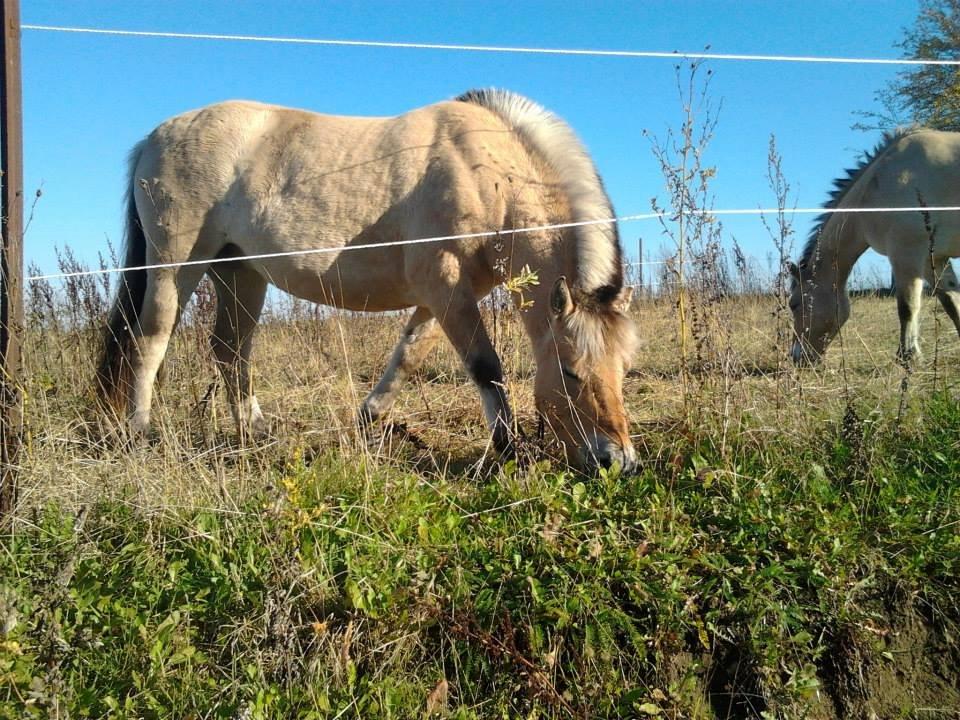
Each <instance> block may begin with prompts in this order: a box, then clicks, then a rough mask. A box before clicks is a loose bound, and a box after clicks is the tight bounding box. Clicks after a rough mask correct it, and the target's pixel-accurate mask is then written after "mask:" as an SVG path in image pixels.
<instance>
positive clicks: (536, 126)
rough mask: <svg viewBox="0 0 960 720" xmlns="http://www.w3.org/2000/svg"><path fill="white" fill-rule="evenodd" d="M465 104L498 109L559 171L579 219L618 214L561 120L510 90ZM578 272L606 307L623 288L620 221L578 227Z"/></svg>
mask: <svg viewBox="0 0 960 720" xmlns="http://www.w3.org/2000/svg"><path fill="white" fill-rule="evenodd" d="M457 100H459V101H461V102H468V103H474V104H476V105H481V106H482V107H485V108H487V109H488V110H491V111H493V112H495V113H496V114H497V115H499V116H500V117H501V118H503V119H504V120H505V121H506V123H507V124H508V125H509V126H510V127H511V128H513V129H514V131H515V132H517V133H518V134H519V135H520V136H521V137H522V138H523V139H524V140H525V141H526V143H527V144H528V146H530V147H532V148H533V149H535V150H536V151H537V152H538V153H539V155H540V156H541V157H542V158H543V160H544V161H545V162H546V163H547V164H548V165H549V166H550V167H551V168H552V169H553V170H554V171H555V172H556V174H557V177H558V178H559V180H560V185H561V187H562V188H563V189H564V191H565V192H566V195H567V198H568V201H569V203H570V207H571V209H572V213H573V217H572V221H573V222H585V221H591V220H603V219H606V218H613V217H614V212H613V205H612V204H611V202H610V198H609V197H608V196H607V192H606V190H605V189H604V187H603V182H602V181H601V180H600V176H599V175H598V174H597V170H596V167H594V164H593V161H592V160H591V159H590V156H589V155H588V154H587V151H586V149H585V148H584V146H583V143H581V142H580V140H579V138H577V136H576V135H575V134H574V132H573V130H572V129H571V128H570V126H569V125H567V123H566V122H564V121H563V120H562V119H561V118H559V117H558V116H556V115H554V114H553V113H552V112H550V111H549V110H546V109H545V108H543V107H541V106H540V105H538V104H537V103H535V102H533V101H532V100H529V99H527V98H525V97H523V96H522V95H517V94H516V93H512V92H509V91H507V90H498V89H486V90H470V91H469V92H466V93H464V94H463V95H461V96H459V97H458V98H457ZM573 232H574V237H575V238H576V263H575V265H576V268H577V270H576V272H577V277H576V278H574V280H573V283H572V284H573V286H574V288H575V289H576V290H578V291H579V292H580V293H582V294H585V295H588V296H589V297H590V298H591V299H592V300H593V301H594V302H596V303H598V304H600V305H606V304H608V303H610V302H611V301H612V300H613V299H614V298H616V297H617V295H618V294H619V292H620V290H621V289H622V288H623V251H622V249H621V247H620V235H619V232H618V230H617V224H616V223H615V222H610V223H597V224H596V225H581V226H579V227H575V228H573Z"/></svg>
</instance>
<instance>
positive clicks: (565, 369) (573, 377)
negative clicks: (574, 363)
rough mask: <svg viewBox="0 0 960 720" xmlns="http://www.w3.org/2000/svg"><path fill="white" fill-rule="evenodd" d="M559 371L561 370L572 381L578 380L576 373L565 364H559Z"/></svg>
mask: <svg viewBox="0 0 960 720" xmlns="http://www.w3.org/2000/svg"><path fill="white" fill-rule="evenodd" d="M560 372H562V373H563V374H564V376H565V377H568V378H570V379H571V380H573V381H574V382H580V376H579V375H577V374H576V373H575V372H574V371H573V370H571V369H570V368H568V367H567V366H566V365H561V366H560Z"/></svg>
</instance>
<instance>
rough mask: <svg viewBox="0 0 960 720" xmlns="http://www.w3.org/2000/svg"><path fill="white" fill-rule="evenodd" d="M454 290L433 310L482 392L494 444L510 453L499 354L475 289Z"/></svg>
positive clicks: (509, 427)
mask: <svg viewBox="0 0 960 720" xmlns="http://www.w3.org/2000/svg"><path fill="white" fill-rule="evenodd" d="M452 292H453V295H452V297H450V298H449V299H448V300H447V301H446V302H444V303H443V305H442V306H441V307H440V308H438V309H436V310H435V311H434V314H435V315H436V316H437V317H438V318H439V322H440V325H441V327H442V328H443V331H444V332H445V333H446V335H447V337H448V338H449V339H450V342H451V343H452V344H453V347H454V348H455V349H456V351H457V353H459V355H460V359H461V360H462V361H463V364H464V366H465V367H466V369H467V372H468V373H469V374H470V378H471V379H472V380H473V382H474V383H475V384H476V386H477V389H478V390H479V392H480V399H481V401H482V403H483V414H484V416H485V417H486V420H487V425H488V427H489V428H490V431H491V432H492V434H493V446H494V448H495V449H496V450H497V451H498V452H500V453H507V452H509V451H510V449H511V445H512V443H511V435H512V428H513V413H512V412H511V411H510V402H509V399H508V398H507V389H506V386H505V385H504V382H503V367H502V366H501V364H500V358H499V356H498V355H497V352H496V350H494V349H493V343H491V342H490V336H489V335H488V334H487V329H486V327H484V324H483V319H482V318H481V317H480V310H479V308H478V307H477V301H476V299H475V298H474V296H473V293H471V292H468V291H467V290H466V289H464V288H456V289H454V290H453V291H452Z"/></svg>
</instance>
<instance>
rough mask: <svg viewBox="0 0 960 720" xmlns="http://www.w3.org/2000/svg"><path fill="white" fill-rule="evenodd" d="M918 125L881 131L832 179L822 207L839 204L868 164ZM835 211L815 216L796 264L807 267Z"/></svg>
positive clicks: (916, 128)
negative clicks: (841, 174)
mask: <svg viewBox="0 0 960 720" xmlns="http://www.w3.org/2000/svg"><path fill="white" fill-rule="evenodd" d="M920 129H921V128H919V127H913V126H909V127H899V128H897V129H895V130H887V131H885V132H884V133H883V137H882V138H880V142H878V143H877V145H876V147H874V148H873V150H871V151H867V152H864V153H863V155H861V156H860V158H859V159H858V160H857V165H856V167H852V168H847V170H846V175H845V176H844V177H839V178H836V179H835V180H834V181H833V190H831V191H830V197H829V199H828V200H827V201H826V202H825V203H824V204H823V207H824V208H826V209H833V208H836V207H838V206H839V205H840V203H841V202H842V201H843V198H845V197H846V195H847V193H848V192H849V191H850V188H852V187H853V186H854V185H855V184H856V182H857V180H859V179H860V177H861V176H862V175H863V173H864V171H865V170H866V169H867V168H868V167H870V164H871V163H872V162H873V161H874V160H876V159H877V158H878V157H880V156H881V155H883V153H885V152H886V151H887V148H889V147H890V146H891V145H893V144H894V143H895V142H897V141H898V140H900V139H901V138H904V137H906V136H907V135H912V134H913V133H915V132H917V131H919V130H920ZM834 214H835V213H823V214H821V215H818V216H817V219H816V221H815V222H814V224H813V229H812V230H810V235H809V236H808V237H807V242H806V244H805V245H804V246H803V251H802V252H801V253H800V259H799V260H798V261H797V265H799V266H800V267H801V268H803V267H809V265H810V260H811V258H812V257H813V254H814V252H816V249H817V242H818V241H819V239H820V234H821V233H822V232H823V229H824V226H825V225H826V224H827V222H828V221H829V220H830V218H831V217H832V216H833V215H834Z"/></svg>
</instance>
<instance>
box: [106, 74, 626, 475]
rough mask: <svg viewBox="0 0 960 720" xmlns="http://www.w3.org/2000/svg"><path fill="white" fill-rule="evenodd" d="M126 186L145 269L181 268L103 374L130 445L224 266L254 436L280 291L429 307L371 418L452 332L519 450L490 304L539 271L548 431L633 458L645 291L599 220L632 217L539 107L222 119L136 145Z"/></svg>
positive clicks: (536, 309)
mask: <svg viewBox="0 0 960 720" xmlns="http://www.w3.org/2000/svg"><path fill="white" fill-rule="evenodd" d="M128 193H129V196H128V197H129V199H128V204H127V219H126V267H128V268H136V267H137V266H142V265H157V264H161V265H163V264H167V266H166V267H155V268H150V269H147V270H142V269H129V270H126V271H125V272H124V276H123V282H122V283H121V290H120V293H119V295H118V298H117V301H116V303H115V306H114V308H113V311H112V314H111V316H110V319H109V324H108V328H107V332H106V340H105V346H104V349H103V355H102V359H101V362H100V366H99V370H98V381H99V384H100V389H101V391H102V393H103V399H104V401H105V402H106V403H107V405H108V407H110V408H111V409H112V410H113V411H115V412H117V413H119V414H120V417H126V418H127V421H128V422H129V426H130V429H131V431H132V432H134V433H142V432H144V431H145V430H146V429H147V427H148V424H149V421H150V405H151V396H152V389H153V383H154V379H155V377H156V374H157V370H158V367H159V365H160V363H161V360H162V358H163V356H164V353H165V352H166V349H167V345H168V342H169V340H170V336H171V333H172V332H173V330H174V328H175V326H176V325H177V321H178V318H179V314H180V311H181V309H182V308H183V306H184V304H185V303H186V302H187V300H188V299H189V297H190V295H191V293H192V292H193V290H194V289H195V288H196V286H197V284H198V282H199V281H200V279H201V278H202V277H203V275H204V273H207V274H208V275H209V276H210V277H211V278H212V280H213V282H214V284H215V287H216V291H217V296H218V309H217V319H216V325H215V328H214V332H213V337H212V345H213V351H214V354H215V357H216V360H217V362H218V365H219V368H220V370H221V372H222V375H223V377H224V379H225V381H226V383H225V384H226V387H227V389H228V394H229V399H230V403H231V407H232V411H233V414H234V417H235V419H236V421H237V423H238V426H239V427H240V429H241V433H246V432H250V433H260V432H262V431H263V430H264V429H265V422H264V418H263V415H262V413H261V411H260V407H259V404H258V403H257V399H256V397H255V395H254V393H253V387H252V383H251V376H250V370H249V361H250V353H251V346H252V335H253V331H254V328H255V326H256V324H257V320H258V317H259V315H260V311H261V308H262V306H263V301H264V295H265V293H266V290H267V284H268V282H269V283H273V284H274V285H276V286H277V287H279V288H281V289H283V290H285V291H287V292H289V293H292V294H294V295H297V296H299V297H302V298H306V299H308V300H311V301H314V302H319V303H324V304H327V305H333V306H336V307H340V308H345V309H350V310H367V311H371V310H372V311H387V310H398V309H401V308H411V307H412V308H415V310H414V312H413V315H412V317H411V318H410V321H409V322H408V323H407V326H406V329H405V330H404V331H403V333H402V335H401V337H400V341H399V343H398V344H397V346H396V348H395V349H394V351H393V356H392V358H391V359H390V362H389V365H388V367H387V370H386V372H385V373H384V375H383V377H382V379H381V380H380V381H379V382H378V383H377V385H376V387H374V388H373V390H372V391H371V392H370V394H369V395H368V396H367V398H366V400H365V401H364V403H363V405H362V407H361V408H360V410H359V417H360V421H361V422H362V423H367V422H371V421H373V420H376V419H377V418H379V417H381V416H382V415H383V414H384V413H385V412H386V411H387V410H388V409H389V408H390V406H391V405H392V403H393V401H394V399H395V397H396V395H397V392H398V390H399V388H400V386H401V384H402V383H403V381H404V380H405V379H406V378H408V377H409V376H410V375H411V373H413V372H414V371H415V369H416V368H417V366H418V365H419V364H420V363H421V361H422V360H423V359H424V357H425V355H426V354H427V352H428V351H429V349H430V348H431V347H432V346H433V344H434V342H435V341H436V340H437V338H438V337H439V336H440V334H441V333H443V334H445V335H446V336H447V338H448V339H449V340H450V342H451V343H452V344H453V346H454V347H455V348H456V350H457V352H458V353H459V355H460V358H461V359H462V361H463V363H464V365H465V366H466V368H467V370H468V372H469V374H470V376H471V377H472V378H473V380H474V382H475V383H476V385H477V387H478V389H479V392H480V396H481V399H482V404H483V410H484V414H485V416H486V420H487V423H488V424H489V426H490V428H491V431H492V433H493V441H494V444H495V446H496V447H497V448H498V449H499V450H501V451H502V450H506V449H507V448H508V447H509V445H510V428H511V425H512V422H511V412H510V407H509V404H508V400H507V396H506V393H505V391H504V384H503V372H502V370H501V365H500V359H499V358H498V357H497V354H496V352H495V351H494V348H493V346H492V344H491V342H490V338H489V336H488V335H487V331H486V330H485V328H484V326H483V323H482V321H481V317H480V313H479V310H478V308H477V302H478V299H480V298H482V297H483V296H484V295H486V294H487V293H488V292H489V291H490V290H491V289H492V288H493V287H494V286H495V285H497V284H498V283H501V282H503V281H504V280H506V279H507V278H508V277H509V276H510V275H511V273H512V272H514V271H518V270H519V269H521V268H522V267H524V266H529V267H530V269H532V270H533V271H535V272H536V273H537V275H538V277H539V280H540V284H539V286H536V287H533V288H531V289H530V291H529V293H528V294H530V295H531V296H532V299H533V305H532V307H531V308H530V309H529V310H527V311H526V312H525V313H524V314H523V322H524V324H525V329H526V332H527V334H528V336H529V338H530V341H531V343H532V345H533V350H534V353H535V355H536V363H537V374H536V381H535V395H536V403H537V409H538V411H539V413H540V415H541V417H542V418H544V419H545V420H546V422H547V425H548V426H549V427H550V428H552V430H553V431H554V432H555V434H556V436H557V438H558V439H559V440H560V441H561V442H562V443H563V444H564V445H565V448H566V453H567V457H568V459H569V460H570V461H571V462H573V463H575V464H578V465H580V466H583V467H587V468H590V467H596V466H600V467H608V466H611V465H612V464H614V463H618V464H619V465H621V466H622V467H623V468H626V469H629V468H631V467H632V466H633V465H634V464H635V457H636V455H635V453H634V449H633V446H632V444H631V441H630V436H629V434H628V427H627V418H626V414H625V412H624V408H623V397H622V384H623V376H624V373H625V370H626V368H627V366H628V363H629V361H630V359H631V355H632V349H633V347H634V327H633V323H632V322H631V321H630V319H629V318H628V317H627V315H626V314H625V312H624V309H625V307H626V306H627V304H628V303H629V300H630V289H629V288H625V287H624V285H623V267H622V257H621V247H620V243H619V237H618V233H617V229H616V226H615V225H614V224H611V223H604V222H591V221H598V220H603V219H607V218H612V217H613V210H612V207H611V204H610V200H609V199H608V197H607V194H606V192H605V191H604V188H603V185H602V183H601V181H600V178H599V177H598V175H597V172H596V169H595V168H594V165H593V162H592V161H591V159H590V157H589V156H588V155H587V152H586V150H585V149H584V148H583V146H582V145H581V143H580V142H579V141H578V139H577V138H576V136H575V135H574V133H573V131H572V130H571V129H570V128H569V126H568V125H567V124H566V123H565V122H564V121H563V120H561V119H560V118H558V117H557V116H555V115H553V114H552V113H550V112H548V111H547V110H545V109H543V108H542V107H540V106H539V105H537V104H535V103H533V102H531V101H530V100H528V99H526V98H523V97H521V96H519V95H515V94H512V93H509V92H505V91H498V90H481V91H471V92H468V93H466V94H464V95H462V96H461V97H459V98H457V99H456V100H454V101H449V102H441V103H438V104H436V105H431V106H428V107H424V108H421V109H418V110H413V111H412V112H409V113H407V114H404V115H401V116H399V117H393V118H358V117H338V116H330V115H319V114H315V113H311V112H306V111H302V110H294V109H288V108H282V107H275V106H270V105H262V104H258V103H253V102H225V103H220V104H216V105H211V106H209V107H206V108H203V109H200V110H195V111H193V112H188V113H185V114H183V115H179V116H177V117H174V118H171V119H170V120H167V121H166V122H164V123H163V124H161V125H160V126H159V127H158V128H157V129H156V130H154V131H153V132H152V133H151V134H150V136H149V137H147V138H146V139H145V140H144V141H142V142H141V143H140V144H139V145H137V146H136V147H135V148H134V150H133V152H132V155H131V160H130V183H129V188H128ZM563 224H567V227H560V228H557V227H553V228H551V227H548V226H557V225H563ZM519 228H541V229H534V230H533V231H524V232H519V231H518V232H513V230H514V229H519ZM491 230H492V231H497V232H496V233H495V234H494V233H489V232H488V231H491ZM483 233H487V234H486V235H483V236H481V237H476V235H481V234H483ZM471 234H473V235H475V236H474V237H467V238H459V239H457V238H453V237H451V236H462V235H468V236H469V235H471ZM441 237H447V238H449V239H446V240H441V241H434V242H429V243H413V242H407V241H411V240H415V239H422V238H441ZM369 245H376V247H362V246H369ZM351 248H354V249H351ZM318 250H319V252H317V251H318ZM251 256H259V257H251ZM215 259H216V260H218V261H225V262H217V263H214V264H211V263H210V261H212V260H215ZM184 262H189V263H190V264H188V265H183V264H181V263H184Z"/></svg>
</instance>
